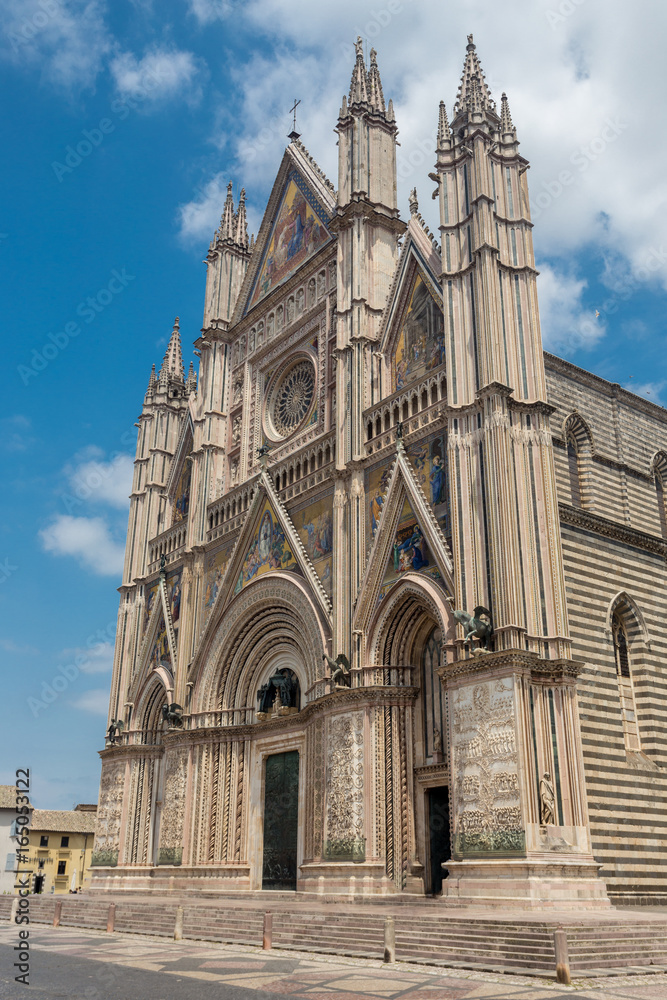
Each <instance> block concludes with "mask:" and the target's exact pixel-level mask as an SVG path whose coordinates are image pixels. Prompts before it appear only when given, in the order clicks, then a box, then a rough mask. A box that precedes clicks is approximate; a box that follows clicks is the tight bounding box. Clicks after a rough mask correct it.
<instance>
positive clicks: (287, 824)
mask: <svg viewBox="0 0 667 1000" xmlns="http://www.w3.org/2000/svg"><path fill="white" fill-rule="evenodd" d="M298 821H299V752H298V750H290V751H289V752H288V753H276V754H272V755H271V756H270V757H267V758H266V773H265V781H264V857H263V863H262V889H296V843H297V832H298Z"/></svg>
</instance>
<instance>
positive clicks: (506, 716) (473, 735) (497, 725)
mask: <svg viewBox="0 0 667 1000" xmlns="http://www.w3.org/2000/svg"><path fill="white" fill-rule="evenodd" d="M452 723H453V725H452V758H453V763H454V774H453V777H454V782H455V787H454V792H455V801H456V834H455V845H454V846H455V852H456V854H457V855H459V856H460V855H469V854H488V853H507V852H508V851H509V852H517V851H518V852H523V851H524V850H525V832H524V830H523V823H522V818H521V798H520V789H519V775H518V761H517V750H516V732H515V722H514V692H513V688H512V681H511V680H510V679H509V678H504V679H502V680H496V681H483V682H480V683H477V684H473V685H469V686H466V687H463V688H459V689H458V690H457V691H455V692H454V693H453V695H452Z"/></svg>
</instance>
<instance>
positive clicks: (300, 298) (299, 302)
mask: <svg viewBox="0 0 667 1000" xmlns="http://www.w3.org/2000/svg"><path fill="white" fill-rule="evenodd" d="M304 306H305V295H304V291H303V288H300V289H299V291H298V292H297V293H296V311H297V313H298V314H299V316H300V315H301V313H302V312H303V309H304Z"/></svg>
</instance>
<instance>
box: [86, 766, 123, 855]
mask: <svg viewBox="0 0 667 1000" xmlns="http://www.w3.org/2000/svg"><path fill="white" fill-rule="evenodd" d="M124 778H125V762H124V761H105V762H104V763H103V764H102V778H101V782H100V805H99V809H98V810H97V818H96V822H95V846H94V851H93V864H97V865H115V864H116V862H117V860H118V844H119V837H120V818H121V814H122V809H123V791H124Z"/></svg>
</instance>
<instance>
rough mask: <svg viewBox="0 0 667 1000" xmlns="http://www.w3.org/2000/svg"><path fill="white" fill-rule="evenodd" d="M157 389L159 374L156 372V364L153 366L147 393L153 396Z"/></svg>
mask: <svg viewBox="0 0 667 1000" xmlns="http://www.w3.org/2000/svg"><path fill="white" fill-rule="evenodd" d="M156 389H157V375H156V374H155V365H153V367H152V368H151V374H150V378H149V379H148V388H147V389H146V395H147V396H152V395H153V393H154V392H155V390H156Z"/></svg>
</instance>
